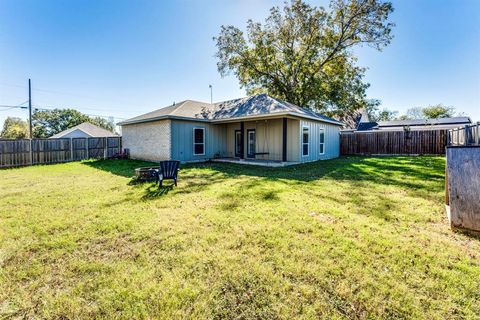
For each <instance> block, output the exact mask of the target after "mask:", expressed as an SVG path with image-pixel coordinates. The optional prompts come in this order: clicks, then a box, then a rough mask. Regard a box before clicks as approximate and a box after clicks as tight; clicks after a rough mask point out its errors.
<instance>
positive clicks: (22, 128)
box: [1, 117, 29, 139]
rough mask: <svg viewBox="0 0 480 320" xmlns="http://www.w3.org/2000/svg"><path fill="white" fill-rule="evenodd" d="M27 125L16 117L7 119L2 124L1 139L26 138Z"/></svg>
mask: <svg viewBox="0 0 480 320" xmlns="http://www.w3.org/2000/svg"><path fill="white" fill-rule="evenodd" d="M28 135H29V134H28V123H27V121H25V120H22V119H20V118H16V117H8V118H7V119H5V122H4V123H3V130H2V133H1V137H2V138H4V139H25V138H28Z"/></svg>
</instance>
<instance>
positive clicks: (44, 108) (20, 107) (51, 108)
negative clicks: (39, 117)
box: [0, 103, 126, 120]
mask: <svg viewBox="0 0 480 320" xmlns="http://www.w3.org/2000/svg"><path fill="white" fill-rule="evenodd" d="M22 104H23V103H22ZM32 107H33V109H34V110H35V111H38V110H45V111H50V110H53V109H67V108H62V107H53V106H46V107H44V106H39V105H32ZM0 108H7V109H6V110H0V111H7V110H10V109H27V108H28V107H22V106H21V105H16V106H13V105H5V104H0ZM72 109H73V108H72ZM82 113H83V112H82ZM84 115H87V116H90V117H101V118H112V117H113V118H115V119H119V120H124V119H126V118H123V117H117V116H112V115H109V116H106V115H99V114H90V113H84Z"/></svg>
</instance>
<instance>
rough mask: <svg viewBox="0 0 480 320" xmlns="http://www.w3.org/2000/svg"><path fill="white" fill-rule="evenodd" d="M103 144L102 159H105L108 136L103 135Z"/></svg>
mask: <svg viewBox="0 0 480 320" xmlns="http://www.w3.org/2000/svg"><path fill="white" fill-rule="evenodd" d="M103 139H104V144H103V160H105V159H107V150H108V138H107V137H105V138H103Z"/></svg>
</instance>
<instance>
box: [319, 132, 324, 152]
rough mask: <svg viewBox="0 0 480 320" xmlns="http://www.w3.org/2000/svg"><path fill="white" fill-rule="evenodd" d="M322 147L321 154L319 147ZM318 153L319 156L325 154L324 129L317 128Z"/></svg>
mask: <svg viewBox="0 0 480 320" xmlns="http://www.w3.org/2000/svg"><path fill="white" fill-rule="evenodd" d="M322 133H323V143H322V142H320V135H321V134H322ZM321 145H323V152H320V150H321V148H320V146H321ZM318 153H319V154H320V155H324V154H325V128H319V129H318Z"/></svg>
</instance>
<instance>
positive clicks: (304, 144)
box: [302, 127, 310, 156]
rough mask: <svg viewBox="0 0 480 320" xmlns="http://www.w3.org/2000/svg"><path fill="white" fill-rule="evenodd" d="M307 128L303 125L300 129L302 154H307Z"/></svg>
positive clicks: (308, 134)
mask: <svg viewBox="0 0 480 320" xmlns="http://www.w3.org/2000/svg"><path fill="white" fill-rule="evenodd" d="M309 136H310V133H309V128H308V127H303V129H302V156H308V142H309V141H308V140H309Z"/></svg>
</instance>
